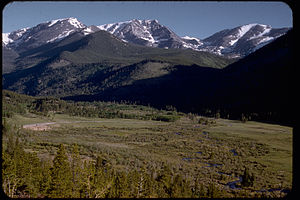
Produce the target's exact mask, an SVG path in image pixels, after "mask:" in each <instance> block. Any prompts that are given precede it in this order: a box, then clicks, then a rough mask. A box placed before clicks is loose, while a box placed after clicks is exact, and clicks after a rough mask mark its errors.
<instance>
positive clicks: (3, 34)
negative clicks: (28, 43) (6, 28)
mask: <svg viewBox="0 0 300 200" xmlns="http://www.w3.org/2000/svg"><path fill="white" fill-rule="evenodd" d="M9 34H10V33H2V42H3V43H4V45H7V44H9V43H11V42H13V40H12V39H10V38H9V37H8V36H9Z"/></svg>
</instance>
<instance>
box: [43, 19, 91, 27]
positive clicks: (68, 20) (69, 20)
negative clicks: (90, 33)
mask: <svg viewBox="0 0 300 200" xmlns="http://www.w3.org/2000/svg"><path fill="white" fill-rule="evenodd" d="M65 21H67V22H68V23H69V24H71V25H72V26H74V27H75V28H85V27H86V26H85V25H84V24H82V23H81V22H80V21H78V19H77V18H75V17H69V18H62V19H55V20H51V21H48V22H47V23H49V24H48V27H51V26H53V25H55V24H57V23H62V22H65Z"/></svg>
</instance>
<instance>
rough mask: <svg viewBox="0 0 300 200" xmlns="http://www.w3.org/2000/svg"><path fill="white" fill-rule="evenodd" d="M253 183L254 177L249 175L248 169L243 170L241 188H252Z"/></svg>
mask: <svg viewBox="0 0 300 200" xmlns="http://www.w3.org/2000/svg"><path fill="white" fill-rule="evenodd" d="M253 183H254V176H253V174H250V172H249V169H248V168H245V170H244V174H243V176H242V186H243V187H250V186H253Z"/></svg>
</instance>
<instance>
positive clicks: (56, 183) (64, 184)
mask: <svg viewBox="0 0 300 200" xmlns="http://www.w3.org/2000/svg"><path fill="white" fill-rule="evenodd" d="M71 195H72V173H71V169H70V165H69V161H68V157H67V155H66V150H65V148H64V146H63V145H62V144H61V145H60V146H59V149H58V151H57V154H56V156H55V158H54V160H53V167H52V169H51V184H50V197H53V198H68V197H71Z"/></svg>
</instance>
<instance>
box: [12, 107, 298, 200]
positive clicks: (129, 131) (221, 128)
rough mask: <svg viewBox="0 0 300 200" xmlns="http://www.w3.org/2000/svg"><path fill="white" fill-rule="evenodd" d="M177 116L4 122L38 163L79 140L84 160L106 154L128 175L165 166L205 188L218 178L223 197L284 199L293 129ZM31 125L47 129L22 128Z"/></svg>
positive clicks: (289, 175)
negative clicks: (245, 182)
mask: <svg viewBox="0 0 300 200" xmlns="http://www.w3.org/2000/svg"><path fill="white" fill-rule="evenodd" d="M120 112H124V113H127V114H128V113H131V114H136V115H141V116H142V115H147V114H149V113H153V112H154V110H151V109H148V110H147V109H136V108H132V107H130V109H129V107H126V106H125V108H123V109H122V110H120ZM155 112H161V113H163V114H166V115H167V113H168V112H167V111H163V110H160V111H159V110H155ZM173 113H174V112H173ZM169 115H171V114H170V112H169ZM176 116H177V118H178V119H177V120H175V121H173V122H164V121H159V120H141V119H123V118H111V119H108V118H98V117H78V116H70V115H67V114H57V113H56V114H52V115H51V117H49V116H48V117H46V116H41V115H36V114H32V113H27V114H24V115H20V114H17V115H14V117H12V118H9V119H8V120H7V121H8V123H11V124H15V127H16V128H17V129H18V130H19V131H18V132H17V134H18V136H19V138H21V140H22V141H24V148H25V151H27V152H36V153H37V155H38V157H39V158H40V159H41V160H49V159H53V157H54V156H55V154H56V152H57V149H58V146H59V144H64V145H65V146H66V148H67V150H68V151H69V152H70V151H71V146H72V145H73V144H77V145H78V146H79V152H80V156H81V158H82V159H83V160H95V159H96V156H97V155H98V154H101V155H103V156H104V157H105V158H106V159H108V160H109V161H110V162H111V164H112V165H113V166H114V168H115V169H117V170H118V171H124V172H127V171H128V170H130V169H135V168H139V167H141V166H143V165H145V163H146V165H147V166H148V167H150V166H151V167H154V168H155V167H156V166H160V165H161V164H162V163H167V164H168V165H169V166H172V170H173V171H175V172H178V173H181V174H182V175H184V177H185V178H186V179H188V180H193V179H194V178H195V177H198V178H199V180H201V183H203V184H204V185H205V184H207V185H208V184H209V183H211V182H214V183H215V184H216V187H217V188H218V189H219V190H220V191H223V195H224V196H223V197H242V196H245V194H247V195H246V196H248V197H260V196H268V197H280V196H284V195H285V193H286V191H288V190H291V187H292V155H293V152H292V140H293V136H292V128H291V127H286V126H280V125H273V124H266V123H260V122H254V121H248V122H246V123H243V122H241V121H234V120H227V119H221V118H219V119H216V118H207V117H202V116H197V115H191V114H183V113H177V112H176ZM46 122H53V123H52V124H46V125H45V124H43V123H46ZM39 123H40V124H39ZM28 124H32V127H34V126H41V127H42V126H44V127H46V129H45V130H38V131H37V130H32V128H30V127H29V128H28V127H27V128H23V127H26V126H24V125H28ZM34 124H35V125H34ZM245 168H248V169H249V171H250V172H251V174H253V176H254V184H253V186H250V187H242V186H241V181H239V180H240V177H241V176H242V175H243V173H244V170H245Z"/></svg>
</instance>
